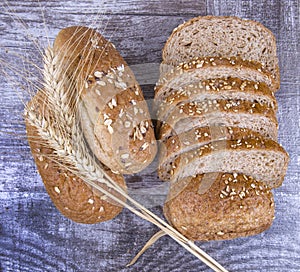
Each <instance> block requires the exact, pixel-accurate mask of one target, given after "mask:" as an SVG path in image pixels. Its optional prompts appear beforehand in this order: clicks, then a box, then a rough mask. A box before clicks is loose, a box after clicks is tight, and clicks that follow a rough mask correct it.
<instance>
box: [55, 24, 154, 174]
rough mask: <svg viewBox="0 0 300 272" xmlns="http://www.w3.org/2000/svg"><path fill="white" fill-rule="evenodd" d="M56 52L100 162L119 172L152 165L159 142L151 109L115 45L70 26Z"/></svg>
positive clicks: (62, 32)
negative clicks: (69, 79)
mask: <svg viewBox="0 0 300 272" xmlns="http://www.w3.org/2000/svg"><path fill="white" fill-rule="evenodd" d="M54 50H55V52H56V55H57V57H58V60H59V63H61V65H62V70H64V71H66V73H67V75H68V76H69V77H70V78H71V80H73V81H74V82H75V86H76V89H77V92H78V97H79V99H78V100H79V101H80V102H82V103H81V104H80V106H79V107H80V109H81V111H83V112H82V114H81V115H82V118H81V126H82V128H83V131H84V135H85V137H86V139H87V142H88V143H89V145H90V146H91V147H92V148H93V150H92V151H93V152H94V153H95V155H96V156H97V158H98V159H99V160H100V161H101V162H103V163H104V164H105V165H106V166H108V167H109V168H110V169H111V170H112V171H114V172H116V173H126V174H131V173H136V172H139V171H141V170H142V169H144V168H145V167H146V166H147V165H149V164H150V163H151V161H152V160H153V159H154V157H155V154H156V141H155V136H154V131H153V127H152V123H151V118H150V114H149V111H148V108H147V104H146V102H145V100H144V97H143V94H142V91H141V88H140V86H139V85H138V83H137V81H136V79H135V77H134V74H133V72H132V71H131V69H130V68H129V66H128V65H127V63H126V62H125V60H124V59H123V58H122V57H121V55H120V54H119V52H118V51H117V50H116V49H115V46H114V45H113V44H112V43H111V42H109V41H107V40H106V39H105V38H104V37H103V36H102V35H100V34H99V33H97V32H96V31H95V30H92V29H90V28H86V27H79V26H78V27H68V28H65V29H63V30H61V31H60V32H59V34H58V35H57V37H56V39H55V43H54Z"/></svg>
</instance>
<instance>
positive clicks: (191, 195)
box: [164, 173, 274, 241]
mask: <svg viewBox="0 0 300 272" xmlns="http://www.w3.org/2000/svg"><path fill="white" fill-rule="evenodd" d="M182 182H183V183H186V185H185V186H184V187H183V188H181V190H179V191H178V190H177V189H176V186H178V184H173V185H171V189H170V192H169V199H168V201H167V202H166V203H165V205H164V215H165V217H166V218H167V220H168V222H169V223H170V224H171V225H173V226H174V227H175V228H176V229H177V230H178V231H180V232H181V233H182V234H183V235H185V236H186V237H187V238H189V239H191V240H201V241H207V240H225V239H233V238H237V237H242V236H249V235H255V234H258V233H260V232H262V231H264V230H266V229H268V228H269V227H270V226H271V224H272V222H273V219H274V199H273V194H272V192H271V190H270V188H269V187H267V186H266V185H265V184H264V183H263V182H261V181H259V180H255V179H254V178H252V177H251V176H246V175H243V174H237V173H206V174H201V175H197V176H195V177H187V178H185V180H184V181H182Z"/></svg>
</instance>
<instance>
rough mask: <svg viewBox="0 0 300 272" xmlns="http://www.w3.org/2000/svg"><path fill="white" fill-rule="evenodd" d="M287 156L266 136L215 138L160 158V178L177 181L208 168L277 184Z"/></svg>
mask: <svg viewBox="0 0 300 272" xmlns="http://www.w3.org/2000/svg"><path fill="white" fill-rule="evenodd" d="M288 162H289V156H288V154H287V152H286V151H285V150H284V148H283V147H282V146H281V145H279V144H278V143H277V142H275V141H272V140H270V139H260V138H252V139H246V140H245V139H238V140H229V141H226V140H225V141H215V142H211V143H209V144H207V145H202V146H201V147H199V148H196V149H193V150H190V151H188V152H185V153H182V154H180V155H178V156H175V157H172V159H171V160H168V161H164V162H161V163H160V165H159V168H158V174H159V176H160V178H161V179H162V180H170V181H178V180H181V179H183V178H185V177H188V176H193V175H197V174H203V173H208V172H238V173H243V174H245V175H249V176H253V178H255V179H257V180H260V181H262V182H264V183H265V184H266V185H267V186H269V187H270V188H276V187H279V186H280V185H281V184H282V182H283V179H284V176H285V174H286V170H287V166H288Z"/></svg>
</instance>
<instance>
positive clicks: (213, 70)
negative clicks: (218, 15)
mask: <svg viewBox="0 0 300 272" xmlns="http://www.w3.org/2000/svg"><path fill="white" fill-rule="evenodd" d="M224 77H235V78H240V79H242V80H249V81H256V82H263V83H265V84H267V85H268V86H269V87H270V89H271V90H272V91H275V90H276V89H275V88H274V79H273V77H272V74H270V72H269V71H268V70H266V69H265V68H264V67H263V66H262V65H261V63H259V62H254V61H249V60H243V59H241V58H239V57H230V58H225V57H196V58H194V59H192V60H190V61H189V62H186V63H182V64H179V65H178V66H176V67H174V68H172V69H171V70H170V72H169V73H167V74H166V75H164V74H161V75H160V78H159V81H158V82H157V84H156V88H155V98H156V99H158V98H159V97H160V96H161V95H164V93H165V92H166V91H167V90H168V89H169V88H173V89H176V90H178V89H179V88H180V87H182V86H185V85H189V84H194V83H196V84H197V83H198V82H199V81H200V80H207V79H215V78H224Z"/></svg>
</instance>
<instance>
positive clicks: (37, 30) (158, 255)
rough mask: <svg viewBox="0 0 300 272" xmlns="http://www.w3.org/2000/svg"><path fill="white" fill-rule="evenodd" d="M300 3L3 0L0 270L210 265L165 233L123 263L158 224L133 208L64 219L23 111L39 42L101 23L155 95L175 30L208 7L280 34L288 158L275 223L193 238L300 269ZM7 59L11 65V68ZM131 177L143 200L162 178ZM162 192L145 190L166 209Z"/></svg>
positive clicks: (220, 256) (227, 254)
mask: <svg viewBox="0 0 300 272" xmlns="http://www.w3.org/2000/svg"><path fill="white" fill-rule="evenodd" d="M299 8H300V7H299V1H297V0H289V1H284V0H282V1H279V0H278V1H275V0H271V1H266V0H251V1H246V0H239V1H234V0H199V1H196V0H194V1H192V0H187V1H175V0H168V1H157V0H152V1H151V0H150V1H144V0H142V1H137V0H132V1H128V0H120V1H96V0H94V1H93V0H90V1H79V0H78V1H77V0H73V1H54V0H48V1H45V0H39V1H36V0H34V1H26V0H22V1H20V0H16V1H8V3H6V1H4V0H3V1H1V8H0V9H1V11H0V35H1V36H0V52H1V55H0V60H1V62H0V65H1V70H2V71H1V73H0V82H1V84H0V118H1V121H0V122H1V123H0V135H1V137H0V158H1V159H0V186H1V187H0V188H1V189H0V203H1V205H0V211H1V229H0V231H1V238H0V245H1V250H0V262H1V264H0V271H14V272H16V271H22V272H24V271H28V272H29V271H30V272H34V271H41V272H45V271H51V272H52V271H68V272H69V271H80V272H83V271H89V272H90V271H162V272H167V271H178V272H184V271H189V272H192V271H194V272H196V271H211V270H210V269H209V268H208V267H207V266H206V265H204V264H203V263H201V262H200V261H199V260H197V259H196V258H195V257H193V256H192V255H191V254H190V253H188V252H187V251H185V250H184V249H183V248H181V247H180V246H179V245H178V244H176V243H175V242H174V241H173V240H172V239H170V238H169V237H163V238H161V239H160V240H159V241H158V242H156V244H155V245H153V246H152V247H151V248H150V249H149V250H148V251H147V252H146V253H145V254H144V255H143V256H142V257H141V258H140V259H139V261H138V263H137V264H136V265H134V266H132V267H130V268H125V266H126V264H127V263H128V262H129V261H130V260H131V258H132V257H133V256H134V255H135V254H136V253H137V252H138V251H139V250H140V249H141V247H142V246H143V245H144V243H145V242H146V241H147V240H148V239H149V238H150V237H151V236H152V235H153V234H154V233H155V232H156V231H157V228H156V227H154V226H153V225H151V224H150V223H148V222H145V221H143V220H142V219H139V218H138V217H136V216H135V215H133V214H131V213H130V212H129V211H128V210H124V211H123V212H122V214H120V215H119V216H118V217H117V218H115V219H114V220H112V221H110V222H105V223H101V224H96V225H82V224H76V223H74V222H71V221H70V220H68V219H66V218H64V217H63V216H62V215H61V214H60V213H58V211H57V210H56V208H55V207H54V205H53V204H52V203H51V201H50V199H49V197H48V195H47V194H46V192H45V189H44V187H43V184H42V181H41V179H40V177H39V175H38V174H37V172H36V168H35V164H34V162H33V160H32V156H31V154H30V151H29V147H28V144H27V141H26V138H25V129H24V123H23V119H22V112H23V108H24V107H23V103H22V102H23V101H26V99H28V97H29V95H28V92H26V91H24V90H34V87H33V86H32V84H30V83H28V82H27V81H26V80H24V79H23V78H22V77H23V76H25V77H26V78H27V79H32V80H36V78H37V69H34V67H33V65H32V64H30V63H29V64H28V63H26V62H25V61H24V59H22V58H23V57H26V58H27V59H30V60H31V61H32V63H35V64H37V65H39V66H40V65H41V56H40V55H39V53H38V50H37V47H36V45H37V44H38V45H39V46H40V47H41V48H42V47H45V46H46V45H47V38H49V41H50V43H52V42H53V39H54V37H55V35H56V34H57V33H58V31H59V30H60V29H61V28H63V27H66V26H70V25H86V26H93V27H98V28H99V29H100V31H101V32H102V33H103V34H104V35H105V36H106V37H107V38H110V39H111V41H113V42H114V44H115V45H116V47H117V48H118V49H119V50H120V52H121V54H122V55H123V56H124V57H125V59H126V60H127V61H128V63H129V64H130V65H131V66H133V68H134V70H135V71H137V72H139V71H142V72H141V73H139V75H138V78H139V80H140V81H141V83H142V84H143V85H142V87H143V90H144V92H145V96H146V97H147V98H149V99H150V98H151V97H153V86H154V83H155V80H156V78H157V67H158V66H157V64H158V63H159V62H160V61H161V49H162V47H163V45H164V42H165V41H166V39H167V37H168V36H169V34H170V33H171V31H172V29H173V28H174V27H175V26H177V25H178V24H180V23H182V22H183V21H185V20H187V19H189V18H192V17H195V16H198V15H206V14H213V15H236V16H241V17H243V18H248V19H254V20H257V21H260V22H261V23H263V24H264V25H266V26H267V27H268V28H270V29H271V30H272V31H273V32H274V34H275V35H276V38H277V43H278V54H279V59H280V68H281V90H280V92H278V93H277V94H276V97H277V99H278V103H279V111H278V119H279V125H280V127H279V142H280V143H281V144H282V145H283V146H284V147H285V148H286V150H287V151H288V152H289V154H290V157H291V161H290V165H289V169H288V173H287V176H286V178H285V182H284V184H283V186H282V187H280V188H278V189H276V190H275V191H274V194H275V201H276V219H275V221H274V224H273V225H272V227H271V228H270V229H269V230H267V231H266V232H264V233H262V234H260V235H257V236H253V237H248V238H240V239H235V240H232V241H217V242H216V241H212V242H206V243H197V245H199V246H200V247H201V248H202V249H203V250H205V251H206V252H207V253H208V254H210V255H211V256H212V257H213V258H215V259H216V260H218V261H219V262H220V263H221V264H222V265H224V266H225V267H226V268H227V269H228V270H229V271H274V272H275V271H278V272H279V271H280V272H283V271H289V272H296V271H297V272H298V271H300V226H299V224H300V217H299V209H300V196H299V194H300V181H299V179H300V148H299V142H300V133H299V120H300V119H299V114H300V101H299V99H300V93H299V89H300V86H299V74H300V71H299V61H300V59H299V30H300V29H299ZM11 66H13V67H15V68H16V70H15V71H14V72H10V70H9V69H8V67H11ZM140 67H143V69H144V70H143V69H142V70H141V69H140ZM145 67H146V68H145ZM149 67H150V68H149ZM147 71H150V72H151V73H150V72H149V73H147ZM31 72H32V74H31ZM127 181H128V183H129V186H130V188H132V191H133V192H134V193H135V194H136V193H137V192H138V193H139V198H140V199H141V200H144V201H146V200H147V199H146V200H145V197H143V196H142V195H140V191H137V190H136V189H135V188H140V187H142V186H143V187H147V188H148V189H147V190H146V194H148V193H151V192H153V191H152V190H151V188H156V187H157V186H160V185H161V182H160V181H159V180H158V178H157V175H156V173H155V169H154V167H153V168H150V169H148V170H146V171H144V172H143V173H141V174H139V175H134V176H130V177H127ZM149 188H150V189H149ZM160 191H162V190H161V189H160ZM154 195H155V194H154ZM163 197H164V195H163V194H162V195H160V196H156V198H155V199H154V200H153V201H152V202H151V199H149V198H148V204H147V205H148V206H149V205H150V206H151V210H152V211H154V212H155V213H156V214H158V215H160V216H162V206H161V204H162V199H163Z"/></svg>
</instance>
